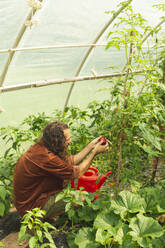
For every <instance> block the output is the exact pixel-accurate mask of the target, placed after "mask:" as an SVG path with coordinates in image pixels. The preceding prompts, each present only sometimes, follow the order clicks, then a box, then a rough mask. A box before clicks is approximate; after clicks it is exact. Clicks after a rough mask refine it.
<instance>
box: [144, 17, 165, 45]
mask: <svg viewBox="0 0 165 248" xmlns="http://www.w3.org/2000/svg"><path fill="white" fill-rule="evenodd" d="M164 22H165V19H163V20H162V21H161V22H159V23H158V24H157V25H156V26H155V27H154V28H153V29H152V30H151V31H150V32H149V33H148V34H147V35H146V36H145V37H144V38H143V40H142V44H143V43H144V42H145V41H146V40H147V39H148V38H149V37H150V36H151V35H152V33H153V30H154V29H158V28H159V27H160V26H161V25H162V24H163V23H164Z"/></svg>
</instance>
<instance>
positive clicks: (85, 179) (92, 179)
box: [71, 166, 112, 200]
mask: <svg viewBox="0 0 165 248" xmlns="http://www.w3.org/2000/svg"><path fill="white" fill-rule="evenodd" d="M111 173H112V171H109V172H107V173H106V176H101V177H100V180H99V182H98V183H96V181H97V179H98V177H99V175H98V169H97V168H95V167H92V166H91V167H89V168H88V171H86V172H85V173H84V174H83V175H82V176H81V177H80V178H79V180H78V185H77V188H75V184H74V180H72V181H71V187H72V188H73V189H75V190H80V188H81V187H83V188H84V189H83V191H87V192H91V193H94V192H96V191H97V190H98V189H100V187H101V186H102V184H103V183H104V182H105V181H106V179H107V176H109V175H110V174H111ZM97 198H98V196H95V200H96V199H97Z"/></svg>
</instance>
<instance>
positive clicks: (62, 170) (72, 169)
mask: <svg viewBox="0 0 165 248" xmlns="http://www.w3.org/2000/svg"><path fill="white" fill-rule="evenodd" d="M99 139H100V137H98V138H96V139H94V140H93V141H92V142H90V143H89V144H88V145H87V146H86V147H85V148H84V149H83V150H82V151H80V152H79V153H78V154H76V155H74V156H68V154H67V148H68V145H69V144H70V142H71V137H70V131H69V128H68V126H67V124H65V123H63V122H60V121H55V122H52V123H50V124H48V125H47V126H46V127H45V128H44V130H43V136H42V138H41V140H40V141H39V142H37V143H35V144H34V145H32V146H31V147H30V148H29V149H28V150H27V151H26V152H25V153H24V154H23V155H22V156H21V157H20V158H19V160H18V162H17V164H16V167H15V171H14V179H13V186H14V187H13V188H14V204H15V207H16V208H17V210H18V213H19V214H20V216H23V215H24V214H25V213H26V211H27V210H31V209H33V208H36V207H39V208H41V209H45V210H46V211H47V217H50V216H51V215H54V214H58V213H59V212H60V211H61V210H62V209H64V202H63V201H59V202H57V203H55V197H56V195H57V193H59V192H60V191H62V190H63V188H64V187H65V186H66V184H67V183H69V182H70V180H71V179H75V178H79V177H81V175H83V173H84V172H85V171H87V169H88V167H89V165H90V163H91V161H92V160H93V158H94V157H95V155H96V154H98V153H101V152H104V151H106V150H107V149H108V148H109V146H108V143H107V144H106V145H101V141H99ZM88 154H89V156H88V157H87V158H85V157H86V156H87V155H88ZM84 158H85V159H84Z"/></svg>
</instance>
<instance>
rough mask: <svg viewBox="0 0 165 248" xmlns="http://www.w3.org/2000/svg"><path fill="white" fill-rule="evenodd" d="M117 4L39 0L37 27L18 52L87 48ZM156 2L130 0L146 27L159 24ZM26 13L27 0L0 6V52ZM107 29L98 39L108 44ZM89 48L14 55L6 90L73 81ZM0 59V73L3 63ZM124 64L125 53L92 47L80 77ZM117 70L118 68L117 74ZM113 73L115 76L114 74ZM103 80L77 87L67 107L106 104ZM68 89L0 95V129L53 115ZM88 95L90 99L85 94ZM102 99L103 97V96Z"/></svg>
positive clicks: (109, 0)
mask: <svg viewBox="0 0 165 248" xmlns="http://www.w3.org/2000/svg"><path fill="white" fill-rule="evenodd" d="M120 2H122V1H121V0H116V1H113V0H102V1H100V0H95V1H91V0H84V1H80V0H70V1H66V0H65V1H61V0H43V8H42V9H41V10H39V11H38V12H37V14H36V15H35V16H34V19H38V20H39V21H40V24H39V25H38V26H33V27H32V28H31V29H30V28H27V30H26V32H25V33H24V35H23V38H22V40H21V42H20V43H19V47H37V46H49V45H50V46H51V45H67V44H90V43H92V42H93V40H94V39H95V37H96V36H97V34H98V33H99V32H100V31H101V29H102V28H103V26H104V25H105V23H107V21H108V20H109V19H110V15H107V14H105V11H106V10H117V4H118V3H120ZM153 4H155V0H146V1H142V0H134V1H133V5H134V7H135V10H137V11H138V12H140V13H142V14H143V15H144V17H146V18H147V19H148V20H149V22H150V23H151V24H153V25H155V24H156V23H157V22H158V21H159V15H158V14H157V13H158V12H157V11H155V10H154V9H153V8H152V5H153ZM29 11H30V8H28V5H27V0H1V1H0V23H2V24H3V25H2V24H1V28H0V37H3V38H1V39H0V49H8V48H11V47H12V45H13V43H14V40H15V38H16V36H17V34H18V32H19V30H20V27H21V25H22V24H23V22H24V21H25V18H26V16H27V14H28V12H29ZM108 31H109V29H108V30H107V31H106V32H105V33H104V34H103V36H102V37H101V38H100V40H99V43H103V42H106V35H107V32H108ZM87 50H88V47H81V48H77V47H76V48H60V49H44V50H28V51H20V52H16V53H15V55H14V58H13V60H12V63H11V65H10V67H9V70H8V72H7V75H6V78H5V81H4V86H6V85H13V84H20V83H26V82H31V81H39V80H49V79H56V78H61V79H62V78H65V77H73V76H74V75H75V73H76V71H77V69H78V67H79V65H80V63H81V60H82V58H83V56H84V54H85V53H86V51H87ZM7 55H8V54H6V53H1V54H0V60H1V63H0V72H2V70H3V67H4V65H5V62H6V58H7ZM123 64H124V57H123V50H122V49H121V51H117V50H116V49H114V48H113V49H112V48H111V49H110V50H108V51H105V48H104V47H96V48H94V49H93V51H92V53H91V55H90V56H89V58H88V59H87V61H86V63H85V65H84V67H83V69H82V71H81V75H89V74H91V69H92V68H94V69H95V70H96V72H97V73H99V74H100V73H102V74H104V73H105V74H106V73H108V72H110V73H111V72H113V71H112V70H111V69H108V67H109V66H117V67H118V71H119V70H120V67H121V66H122V65H123ZM116 70H117V69H116ZM116 70H115V71H116ZM101 85H107V82H105V81H103V80H101V82H100V80H99V81H98V80H97V81H87V82H81V83H76V86H75V87H74V90H73V92H72V96H71V99H70V101H69V104H70V105H71V104H73V105H78V106H80V107H81V106H82V107H84V106H86V105H87V104H88V102H89V101H91V100H92V99H104V98H105V97H108V94H99V93H96V92H97V89H98V88H99V87H101ZM69 87H70V84H62V85H54V86H48V87H43V88H33V89H26V90H20V91H15V92H8V93H2V94H1V95H0V106H2V107H3V108H4V109H5V112H3V113H1V115H0V119H1V120H0V126H4V125H5V126H6V125H7V124H11V125H15V124H18V123H19V122H20V121H22V120H23V118H25V117H26V116H27V115H29V114H33V113H37V112H42V111H45V112H49V113H51V112H52V111H53V110H54V109H55V108H59V109H62V108H63V106H64V102H65V99H66V96H67V94H68V90H69ZM87 93H88V94H87ZM103 96H104V97H103Z"/></svg>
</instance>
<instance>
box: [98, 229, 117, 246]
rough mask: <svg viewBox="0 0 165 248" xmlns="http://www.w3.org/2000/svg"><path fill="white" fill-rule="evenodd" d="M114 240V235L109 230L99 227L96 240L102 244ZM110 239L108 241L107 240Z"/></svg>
mask: <svg viewBox="0 0 165 248" xmlns="http://www.w3.org/2000/svg"><path fill="white" fill-rule="evenodd" d="M112 240H113V238H112V236H111V235H110V233H109V232H108V231H105V230H103V229H102V228H99V229H98V230H97V232H96V241H97V242H98V243H100V244H102V245H106V244H108V243H110V242H111V241H112ZM107 241H108V242H107Z"/></svg>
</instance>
